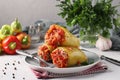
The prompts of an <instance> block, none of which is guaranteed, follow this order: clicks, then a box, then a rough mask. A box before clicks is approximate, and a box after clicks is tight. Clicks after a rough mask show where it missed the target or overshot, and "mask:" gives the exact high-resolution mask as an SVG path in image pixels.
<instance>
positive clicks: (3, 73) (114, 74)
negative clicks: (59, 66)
mask: <svg viewBox="0 0 120 80" xmlns="http://www.w3.org/2000/svg"><path fill="white" fill-rule="evenodd" d="M39 45H40V44H36V45H35V44H34V45H33V46H32V48H31V49H29V50H28V51H30V52H31V53H34V52H36V51H37V47H38V46H39ZM80 48H82V47H80ZM85 49H87V50H89V51H91V52H95V53H97V54H99V55H101V54H103V55H105V56H108V57H112V58H115V59H117V60H120V52H119V51H104V52H103V51H99V50H98V49H96V48H85ZM24 59H25V56H22V55H1V56H0V80H39V79H37V78H36V77H35V75H34V74H33V73H32V71H31V69H30V67H29V66H28V65H27V63H26V62H25V60H24ZM103 62H104V63H105V64H106V65H107V66H108V70H107V71H106V72H103V73H97V74H91V75H85V76H74V77H66V78H56V79H53V80H67V79H71V80H119V79H120V66H117V65H114V64H112V63H109V62H107V61H103ZM13 77H15V78H13Z"/></svg>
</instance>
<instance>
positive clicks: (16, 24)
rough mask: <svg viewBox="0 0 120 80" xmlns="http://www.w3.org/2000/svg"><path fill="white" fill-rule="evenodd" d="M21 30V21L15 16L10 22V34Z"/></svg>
mask: <svg viewBox="0 0 120 80" xmlns="http://www.w3.org/2000/svg"><path fill="white" fill-rule="evenodd" d="M20 32H22V26H21V23H20V22H19V21H18V19H17V18H16V19H15V20H14V21H13V22H12V23H11V33H12V34H17V33H20Z"/></svg>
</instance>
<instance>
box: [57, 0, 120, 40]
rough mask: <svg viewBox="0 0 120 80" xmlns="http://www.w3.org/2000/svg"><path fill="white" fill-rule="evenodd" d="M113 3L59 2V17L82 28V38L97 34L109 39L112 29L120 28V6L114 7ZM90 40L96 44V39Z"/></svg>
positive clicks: (107, 0)
mask: <svg viewBox="0 0 120 80" xmlns="http://www.w3.org/2000/svg"><path fill="white" fill-rule="evenodd" d="M112 1H113V0H94V2H95V3H94V4H93V0H62V1H61V0H59V2H60V3H59V4H58V5H57V7H59V8H60V12H59V13H58V15H59V16H61V17H62V18H64V19H65V20H66V23H67V24H68V25H69V26H75V25H78V26H80V37H83V36H85V35H88V36H89V35H96V34H100V35H102V36H104V37H109V35H110V33H109V30H110V29H113V28H115V29H117V28H119V26H118V22H119V21H117V20H118V19H117V17H118V16H119V14H118V11H117V9H116V7H118V6H119V5H116V6H113V5H112ZM119 20H120V19H119ZM119 24H120V23H119ZM89 37H90V36H89ZM88 39H89V41H91V42H95V40H94V39H91V38H88Z"/></svg>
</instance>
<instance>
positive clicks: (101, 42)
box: [96, 35, 112, 51]
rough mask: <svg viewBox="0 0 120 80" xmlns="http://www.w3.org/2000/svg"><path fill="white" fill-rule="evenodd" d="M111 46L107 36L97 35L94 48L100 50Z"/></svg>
mask: <svg viewBox="0 0 120 80" xmlns="http://www.w3.org/2000/svg"><path fill="white" fill-rule="evenodd" d="M111 47H112V41H111V40H110V39H108V38H104V37H103V36H100V35H99V38H98V40H97V41H96V48H98V49H99V50H101V51H105V50H109V49H110V48H111Z"/></svg>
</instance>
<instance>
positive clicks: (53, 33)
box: [45, 24, 80, 47]
mask: <svg viewBox="0 0 120 80" xmlns="http://www.w3.org/2000/svg"><path fill="white" fill-rule="evenodd" d="M45 43H47V44H49V45H55V46H74V47H79V45H80V41H79V39H78V38H77V37H75V36H74V35H73V34H72V33H70V32H69V31H68V30H67V29H66V28H64V27H62V26H60V25H56V24H53V25H51V26H50V28H49V29H48V31H47V32H46V34H45Z"/></svg>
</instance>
